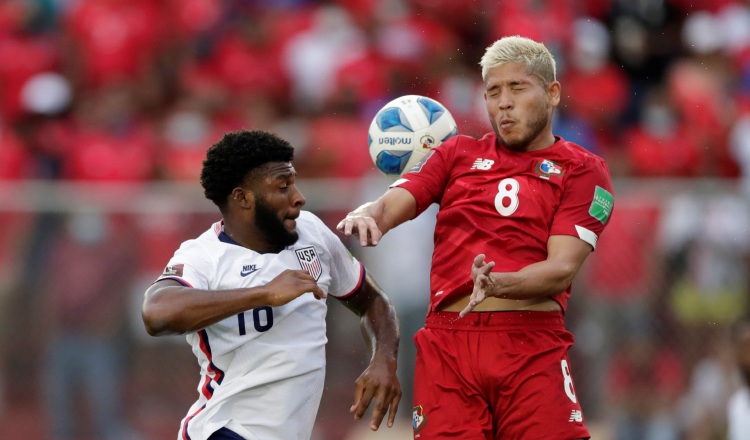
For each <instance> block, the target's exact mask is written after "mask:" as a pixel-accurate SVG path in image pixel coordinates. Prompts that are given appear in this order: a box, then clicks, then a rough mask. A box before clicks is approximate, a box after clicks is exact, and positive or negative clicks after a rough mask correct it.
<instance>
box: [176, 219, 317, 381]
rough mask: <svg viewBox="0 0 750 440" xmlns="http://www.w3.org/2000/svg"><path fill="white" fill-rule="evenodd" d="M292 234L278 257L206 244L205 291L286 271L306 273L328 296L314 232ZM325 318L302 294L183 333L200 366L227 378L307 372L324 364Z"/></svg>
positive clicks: (310, 298) (263, 281) (267, 278)
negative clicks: (210, 263) (209, 263)
mask: <svg viewBox="0 0 750 440" xmlns="http://www.w3.org/2000/svg"><path fill="white" fill-rule="evenodd" d="M300 226H302V225H300ZM298 230H299V232H300V239H299V240H298V241H297V242H296V243H295V244H293V245H291V246H288V247H287V248H286V249H284V250H283V251H281V252H279V253H278V254H259V253H257V252H254V251H251V250H249V249H247V248H244V247H242V246H238V245H233V244H228V243H223V242H212V243H211V246H212V250H211V252H215V253H216V258H215V259H214V261H216V266H215V268H214V271H213V274H212V276H211V277H210V279H209V289H210V290H225V289H236V288H252V287H257V286H262V285H265V284H268V283H269V282H271V281H272V280H273V279H274V278H275V277H276V276H278V275H279V274H281V273H282V272H283V271H285V270H289V269H291V270H308V271H309V272H310V274H311V275H312V276H314V277H316V279H317V282H318V285H319V286H320V288H321V289H323V291H326V292H328V289H329V286H330V283H331V274H330V270H329V264H328V262H329V255H328V250H327V249H325V247H324V246H323V244H322V242H321V241H320V240H318V239H317V238H316V235H315V234H311V233H307V231H306V230H305V229H304V227H298ZM325 315H326V303H325V301H324V300H317V299H315V297H314V296H313V295H312V294H311V293H306V294H303V295H301V296H300V297H298V298H296V299H295V300H293V301H291V302H289V303H287V304H285V305H283V306H278V307H271V306H261V307H256V308H254V309H250V310H247V311H245V312H242V313H239V314H237V315H235V316H231V317H229V318H226V319H224V320H222V321H220V322H218V323H216V324H213V325H211V326H209V327H207V328H206V329H205V333H204V334H200V333H195V334H192V335H189V336H188V341H189V342H190V343H191V345H192V347H193V352H194V353H195V354H196V356H197V357H198V359H199V362H200V363H201V366H202V367H203V368H208V363H209V358H210V362H213V363H214V365H216V366H217V367H218V368H221V369H223V370H224V371H225V372H226V373H227V374H228V375H242V374H244V373H246V372H248V371H252V370H254V369H266V368H271V369H275V370H277V371H278V372H279V373H280V374H281V373H283V372H284V371H285V370H288V369H294V368H301V369H304V370H306V371H307V370H309V369H313V368H319V367H322V365H324V351H323V349H324V345H325V343H326V341H327V339H326V326H325ZM203 339H206V340H203ZM207 345H208V346H209V347H207ZM207 348H210V353H208V352H207ZM300 361H302V362H300ZM300 372H301V371H300Z"/></svg>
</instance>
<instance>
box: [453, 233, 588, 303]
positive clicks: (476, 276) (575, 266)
mask: <svg viewBox="0 0 750 440" xmlns="http://www.w3.org/2000/svg"><path fill="white" fill-rule="evenodd" d="M591 251H592V249H591V245H589V244H588V243H586V242H585V241H583V240H580V239H579V238H576V237H573V236H569V235H553V236H551V237H550V238H549V240H548V242H547V259H546V260H544V261H540V262H538V263H534V264H530V265H528V266H526V267H524V268H523V269H521V270H519V271H517V272H492V268H493V267H494V266H495V262H494V261H491V262H485V261H484V255H482V254H480V255H477V257H476V258H475V259H474V264H473V265H472V268H471V276H472V279H473V280H474V291H473V292H472V294H471V300H470V301H469V304H468V305H467V306H466V308H465V309H464V310H462V311H461V316H464V315H465V314H466V313H468V312H470V311H471V310H472V309H473V308H474V307H476V305H477V304H479V303H480V302H482V301H483V300H484V299H485V298H486V297H488V296H495V297H498V298H510V299H529V298H536V297H543V296H549V295H555V294H558V293H560V292H563V291H565V289H567V288H568V286H570V285H571V283H572V282H573V278H574V277H575V276H576V274H577V273H578V271H579V270H580V268H581V266H582V265H583V262H584V261H585V260H586V257H588V255H589V254H590V253H591Z"/></svg>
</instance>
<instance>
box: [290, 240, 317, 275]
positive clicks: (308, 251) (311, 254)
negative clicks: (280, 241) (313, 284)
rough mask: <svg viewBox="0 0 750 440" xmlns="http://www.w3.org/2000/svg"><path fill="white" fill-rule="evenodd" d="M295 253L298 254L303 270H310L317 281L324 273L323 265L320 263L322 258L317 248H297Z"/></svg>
mask: <svg viewBox="0 0 750 440" xmlns="http://www.w3.org/2000/svg"><path fill="white" fill-rule="evenodd" d="M294 253H296V254H297V261H299V265H300V267H302V270H306V271H308V272H309V273H310V275H312V276H313V278H315V281H317V280H318V278H320V275H321V274H322V273H323V266H321V264H320V258H318V252H317V251H316V250H315V248H314V247H313V246H308V247H305V248H302V249H295V250H294Z"/></svg>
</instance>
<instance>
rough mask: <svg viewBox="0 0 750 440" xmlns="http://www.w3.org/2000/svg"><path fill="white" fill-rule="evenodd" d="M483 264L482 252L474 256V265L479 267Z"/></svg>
mask: <svg viewBox="0 0 750 440" xmlns="http://www.w3.org/2000/svg"><path fill="white" fill-rule="evenodd" d="M483 264H484V254H479V255H477V256H476V257H474V266H476V267H481V266H482V265H483Z"/></svg>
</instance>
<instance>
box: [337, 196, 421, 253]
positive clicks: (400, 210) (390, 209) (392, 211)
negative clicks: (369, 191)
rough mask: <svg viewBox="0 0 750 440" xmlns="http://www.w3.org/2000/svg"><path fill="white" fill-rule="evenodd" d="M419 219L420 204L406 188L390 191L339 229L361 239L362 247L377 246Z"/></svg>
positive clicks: (365, 205)
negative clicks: (394, 229) (395, 230)
mask: <svg viewBox="0 0 750 440" xmlns="http://www.w3.org/2000/svg"><path fill="white" fill-rule="evenodd" d="M416 216H417V201H416V200H415V199H414V196H413V195H412V194H411V193H410V192H409V191H407V190H405V189H403V188H398V187H394V188H390V189H388V191H386V192H385V194H383V195H382V196H380V198H378V199H377V200H375V201H374V202H369V203H365V204H364V205H362V206H360V207H359V208H357V209H355V210H354V211H352V212H350V213H349V214H347V216H346V217H345V218H344V219H343V220H341V222H339V224H338V225H337V226H336V229H337V230H339V231H340V232H343V233H344V235H345V236H347V237H349V236H351V235H352V234H354V235H357V236H359V239H360V240H359V241H360V244H361V245H362V246H375V245H377V244H378V242H379V241H380V238H381V237H382V236H383V235H385V233H387V232H388V231H390V230H391V229H393V228H395V227H396V226H398V225H400V224H401V223H403V222H405V221H408V220H411V219H413V218H414V217H416Z"/></svg>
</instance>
